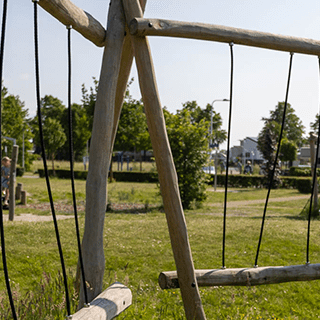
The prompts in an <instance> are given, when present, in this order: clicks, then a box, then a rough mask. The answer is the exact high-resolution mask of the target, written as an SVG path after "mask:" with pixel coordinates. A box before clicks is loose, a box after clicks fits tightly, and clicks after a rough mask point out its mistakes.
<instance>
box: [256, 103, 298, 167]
mask: <svg viewBox="0 0 320 320" xmlns="http://www.w3.org/2000/svg"><path fill="white" fill-rule="evenodd" d="M283 110H284V102H278V104H277V105H276V107H275V110H274V111H270V117H269V118H263V119H262V120H264V122H265V123H264V127H263V128H262V130H261V132H260V133H259V137H258V148H259V150H260V151H261V152H262V154H264V150H265V149H268V147H267V146H266V144H267V141H268V140H266V132H267V131H268V132H269V134H270V136H272V139H273V140H275V141H277V142H278V141H279V137H280V130H281V124H282V117H283ZM270 130H271V131H272V132H270ZM303 134H304V126H303V125H302V121H301V120H300V119H299V117H298V116H297V115H296V114H295V110H294V109H293V108H292V107H291V105H290V104H289V103H288V105H287V110H286V118H285V123H284V127H283V137H282V141H281V149H280V153H279V158H280V159H281V160H282V161H290V162H291V161H294V160H295V159H296V157H297V148H298V147H299V146H301V145H302V144H303V142H304V139H303ZM270 157H271V155H268V154H265V155H264V158H265V159H266V160H267V161H269V160H270ZM268 159H269V160H268ZM270 165H271V164H270Z"/></svg>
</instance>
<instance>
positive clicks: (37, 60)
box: [32, 0, 71, 315]
mask: <svg viewBox="0 0 320 320" xmlns="http://www.w3.org/2000/svg"><path fill="white" fill-rule="evenodd" d="M32 1H33V3H34V42H35V76H36V98H37V114H38V123H39V134H40V144H41V150H42V160H43V167H44V172H45V177H46V184H47V190H48V195H49V200H50V207H51V213H52V218H53V223H54V229H55V234H56V239H57V245H58V250H59V256H60V262H61V267H62V274H63V279H64V287H65V294H66V307H67V312H68V315H70V314H71V311H70V300H69V292H68V280H67V274H66V269H65V263H64V258H63V252H62V247H61V241H60V235H59V229H58V223H57V218H56V214H55V209H54V204H53V198H52V192H51V186H50V181H49V174H48V168H47V160H46V152H45V146H44V140H43V130H42V115H41V100H40V75H39V74H40V72H39V51H38V48H39V45H38V11H37V4H38V1H39V0H32Z"/></svg>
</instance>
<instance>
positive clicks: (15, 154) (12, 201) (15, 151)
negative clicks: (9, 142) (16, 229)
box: [9, 146, 19, 221]
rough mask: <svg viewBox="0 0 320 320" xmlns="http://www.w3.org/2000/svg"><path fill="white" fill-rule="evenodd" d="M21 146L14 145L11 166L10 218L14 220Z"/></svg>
mask: <svg viewBox="0 0 320 320" xmlns="http://www.w3.org/2000/svg"><path fill="white" fill-rule="evenodd" d="M18 152H19V146H13V149H12V157H11V158H12V159H11V167H10V184H9V220H10V221H13V219H14V211H15V205H16V200H15V183H16V168H17V161H18Z"/></svg>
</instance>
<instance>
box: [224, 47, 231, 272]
mask: <svg viewBox="0 0 320 320" xmlns="http://www.w3.org/2000/svg"><path fill="white" fill-rule="evenodd" d="M229 46H230V56H231V74H230V99H229V101H230V102H229V122H228V142H227V165H226V180H225V185H224V211H223V237H222V268H223V269H225V268H226V265H225V251H226V250H225V249H226V220H227V198H228V175H229V153H230V133H231V115H232V96H233V43H232V42H231V43H230V44H229Z"/></svg>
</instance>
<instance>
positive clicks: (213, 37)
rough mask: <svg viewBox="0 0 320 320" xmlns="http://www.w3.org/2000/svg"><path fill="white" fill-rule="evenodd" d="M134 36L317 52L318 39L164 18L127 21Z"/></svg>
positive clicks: (317, 53) (307, 52) (295, 51)
mask: <svg viewBox="0 0 320 320" xmlns="http://www.w3.org/2000/svg"><path fill="white" fill-rule="evenodd" d="M129 28H130V33H131V34H132V35H136V36H161V37H177V38H189V39H198V40H207V41H217V42H226V43H230V42H233V43H234V44H240V45H245V46H252V47H259V48H264V49H272V50H278V51H287V52H294V53H302V54H309V55H316V56H320V41H317V40H312V39H305V38H298V37H291V36H284V35H278V34H273V33H268V32H259V31H252V30H246V29H238V28H232V27H224V26H219V25H212V24H206V23H191V22H182V21H173V20H164V19H145V18H135V19H133V20H132V21H130V24H129Z"/></svg>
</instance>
